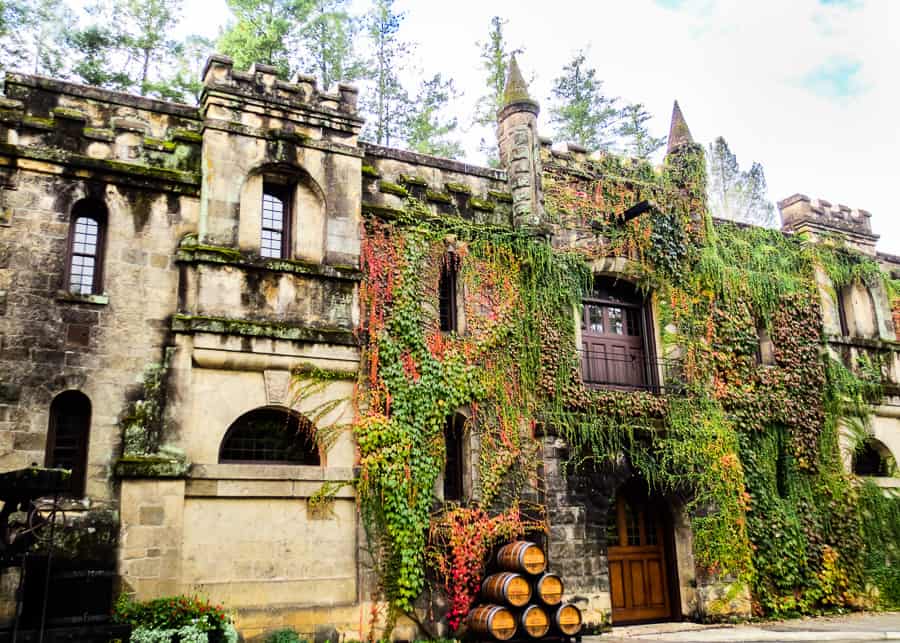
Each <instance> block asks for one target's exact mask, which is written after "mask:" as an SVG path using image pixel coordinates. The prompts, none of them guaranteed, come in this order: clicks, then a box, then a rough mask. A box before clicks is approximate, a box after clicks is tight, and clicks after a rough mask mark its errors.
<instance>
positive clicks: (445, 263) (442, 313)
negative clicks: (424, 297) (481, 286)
mask: <svg viewBox="0 0 900 643" xmlns="http://www.w3.org/2000/svg"><path fill="white" fill-rule="evenodd" d="M458 274H459V256H458V255H457V254H456V253H455V252H446V253H444V256H443V258H442V261H441V272H440V276H439V277H438V313H439V317H440V327H441V332H444V333H451V332H457V331H459V311H458V306H457V301H456V298H457V296H458V294H457V276H458Z"/></svg>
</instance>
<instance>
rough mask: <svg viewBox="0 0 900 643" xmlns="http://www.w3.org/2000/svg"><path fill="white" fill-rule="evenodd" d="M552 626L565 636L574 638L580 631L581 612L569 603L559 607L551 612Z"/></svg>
mask: <svg viewBox="0 0 900 643" xmlns="http://www.w3.org/2000/svg"><path fill="white" fill-rule="evenodd" d="M553 625H554V627H555V628H556V629H557V630H559V631H560V632H562V633H563V634H565V635H566V636H575V635H576V634H578V632H580V631H581V610H580V609H578V608H577V607H575V606H574V605H572V604H569V603H567V604H566V605H560V606H559V607H557V608H556V610H554V612H553Z"/></svg>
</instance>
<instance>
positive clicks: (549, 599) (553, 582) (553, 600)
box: [534, 574, 563, 606]
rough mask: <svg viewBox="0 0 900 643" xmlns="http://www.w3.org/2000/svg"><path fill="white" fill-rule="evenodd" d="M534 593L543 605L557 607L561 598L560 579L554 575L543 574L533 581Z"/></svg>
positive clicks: (561, 583)
mask: <svg viewBox="0 0 900 643" xmlns="http://www.w3.org/2000/svg"><path fill="white" fill-rule="evenodd" d="M534 593H535V594H537V597H538V598H539V599H540V600H541V602H542V603H543V604H544V605H550V606H555V605H559V604H560V603H562V596H563V582H562V579H561V578H560V577H559V576H557V575H556V574H544V575H543V576H541V577H540V578H538V579H537V580H536V581H535V583H534Z"/></svg>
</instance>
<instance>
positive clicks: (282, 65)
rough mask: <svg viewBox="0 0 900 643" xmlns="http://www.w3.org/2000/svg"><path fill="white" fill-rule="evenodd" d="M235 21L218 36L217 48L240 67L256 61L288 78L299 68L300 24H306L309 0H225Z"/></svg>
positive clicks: (248, 66)
mask: <svg viewBox="0 0 900 643" xmlns="http://www.w3.org/2000/svg"><path fill="white" fill-rule="evenodd" d="M226 1H227V4H228V8H229V9H231V12H232V13H233V14H234V17H235V20H234V21H233V22H230V23H229V24H228V26H227V27H226V28H225V30H224V31H223V32H222V35H221V36H220V37H219V42H218V45H217V46H218V50H219V51H220V52H221V53H223V54H226V55H228V56H231V58H232V59H234V64H235V67H236V68H237V69H249V68H250V65H252V64H253V63H261V64H266V65H272V66H273V67H275V68H276V69H277V70H278V74H279V76H281V77H282V78H285V79H286V78H288V77H290V75H291V72H293V71H294V70H295V68H296V65H292V62H293V61H294V59H295V58H296V53H297V38H298V35H297V30H298V25H302V24H304V23H305V21H306V18H307V16H308V15H309V11H310V2H309V0H226Z"/></svg>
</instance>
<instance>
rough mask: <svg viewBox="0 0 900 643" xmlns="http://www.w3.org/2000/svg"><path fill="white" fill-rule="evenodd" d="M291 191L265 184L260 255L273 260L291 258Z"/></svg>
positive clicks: (280, 186)
mask: <svg viewBox="0 0 900 643" xmlns="http://www.w3.org/2000/svg"><path fill="white" fill-rule="evenodd" d="M290 196H291V191H290V189H289V188H288V187H287V186H283V185H274V184H272V183H264V184H263V200H262V230H261V235H260V249H259V254H261V255H262V256H263V257H270V258H273V259H287V258H289V257H290V254H291V253H290V238H291V235H290V227H291V199H290Z"/></svg>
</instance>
